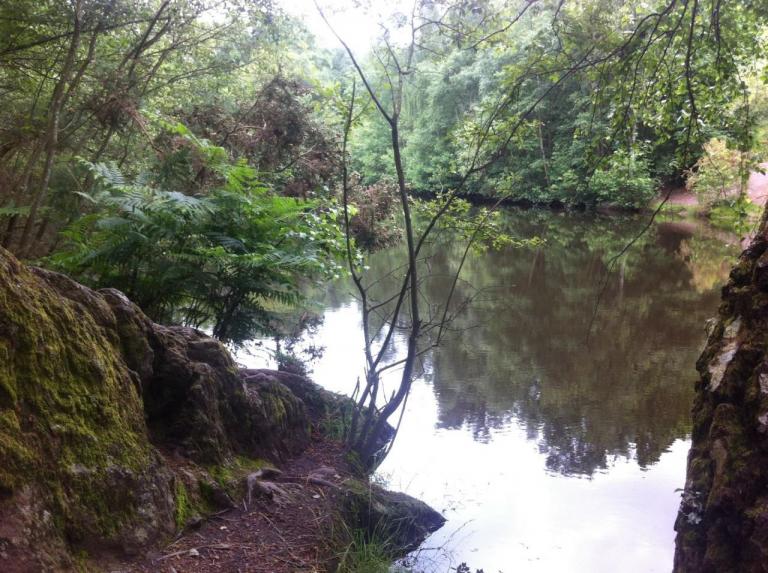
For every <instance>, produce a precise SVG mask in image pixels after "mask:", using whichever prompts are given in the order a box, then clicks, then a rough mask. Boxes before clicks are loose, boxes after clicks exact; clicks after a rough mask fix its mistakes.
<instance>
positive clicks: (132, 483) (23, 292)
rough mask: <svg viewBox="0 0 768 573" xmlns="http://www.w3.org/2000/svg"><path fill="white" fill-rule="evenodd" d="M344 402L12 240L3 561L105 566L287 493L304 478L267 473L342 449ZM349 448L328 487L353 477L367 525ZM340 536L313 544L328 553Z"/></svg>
mask: <svg viewBox="0 0 768 573" xmlns="http://www.w3.org/2000/svg"><path fill="white" fill-rule="evenodd" d="M289 386H290V388H289ZM297 394H298V395H297ZM343 407H349V404H348V402H347V401H346V400H344V399H343V398H342V397H340V396H337V395H334V394H331V393H329V392H325V391H324V390H322V389H320V388H319V387H317V386H315V385H314V384H312V382H310V381H308V380H306V379H304V378H301V377H298V376H292V375H287V374H284V373H276V372H269V371H260V372H250V371H249V372H245V373H244V372H241V371H240V370H239V369H238V368H237V366H236V364H235V363H234V362H233V360H232V358H231V357H230V355H229V353H228V352H227V351H226V349H225V348H224V347H223V346H222V345H221V344H220V343H218V342H217V341H215V340H212V339H210V338H208V337H206V336H205V335H204V334H202V333H200V332H198V331H195V330H192V329H188V328H182V327H164V326H161V325H157V324H154V323H152V322H151V321H150V320H149V319H148V318H147V317H146V316H145V315H144V314H143V313H142V312H141V310H140V309H139V308H138V307H136V306H135V305H134V304H133V303H131V302H130V301H129V300H127V299H126V298H125V297H124V296H123V295H122V294H121V293H119V292H118V291H115V290H109V289H107V290H102V291H99V292H96V291H93V290H91V289H88V288H86V287H84V286H82V285H80V284H78V283H76V282H74V281H72V280H70V279H68V278H67V277H65V276H63V275H59V274H56V273H51V272H47V271H43V270H40V269H34V268H29V267H26V266H25V265H23V264H21V263H20V262H19V261H17V260H16V259H15V258H14V257H13V256H11V255H10V254H9V253H7V252H6V251H3V250H1V249H0V459H2V462H3V463H2V464H1V465H0V570H2V571H7V572H14V573H15V572H27V571H30V572H31V571H67V570H74V569H80V570H83V569H86V570H100V569H102V568H103V564H105V563H111V562H114V561H119V562H126V559H128V560H129V561H130V557H131V556H139V555H146V554H147V553H148V552H152V551H155V552H157V551H159V550H161V548H163V547H164V546H165V545H166V544H167V543H168V542H169V541H172V540H173V539H174V538H175V537H176V536H177V535H178V534H179V533H180V532H181V531H184V530H186V529H188V528H189V527H197V526H202V525H203V524H204V523H206V519H207V518H209V517H210V516H214V515H217V516H219V517H221V516H223V515H224V514H223V513H220V512H223V511H233V509H234V508H239V507H243V508H244V511H247V510H248V508H254V507H257V506H258V507H260V508H262V509H261V512H262V513H264V514H265V515H266V513H265V512H266V511H268V510H269V508H270V507H272V506H271V505H270V504H277V505H279V502H283V503H284V504H286V506H287V504H288V502H287V501H286V499H288V497H286V498H285V499H281V498H282V497H283V496H282V495H277V499H276V496H275V492H276V491H278V490H286V491H287V490H296V488H295V487H293V486H289V485H286V486H285V487H283V486H282V485H275V486H274V487H276V488H278V489H277V490H275V489H273V488H272V486H270V485H268V484H276V483H278V482H280V479H277V480H276V479H275V478H276V476H279V475H282V474H277V473H276V472H275V471H274V470H273V469H272V468H281V467H283V468H285V471H284V472H283V474H286V475H292V477H293V478H295V479H296V480H300V479H302V478H306V477H307V475H308V473H307V472H305V474H303V475H302V474H301V472H299V471H298V470H297V469H296V468H293V467H292V466H290V464H291V463H300V462H296V461H295V460H301V459H303V458H302V456H305V457H306V456H307V455H309V454H308V453H307V452H311V451H312V448H317V447H322V448H325V449H330V450H333V448H337V449H338V451H339V452H340V455H341V449H340V447H339V446H338V444H336V445H333V442H332V440H331V437H330V436H327V435H326V436H324V435H322V433H321V432H320V429H321V428H322V427H323V426H322V424H321V423H320V422H321V421H323V420H326V421H327V420H329V419H333V417H334V416H336V415H338V413H339V409H340V408H343ZM330 450H329V451H330ZM307 459H309V458H307ZM345 459H346V458H345ZM321 461H322V459H320V460H318V463H320V462H321ZM326 461H327V460H326ZM345 463H346V464H347V465H344V464H342V463H341V461H338V462H337V463H334V464H333V465H332V466H329V467H331V468H332V469H333V474H332V479H326V480H325V481H326V482H328V483H327V484H325V485H324V486H323V485H320V486H317V487H320V488H322V487H325V488H327V489H329V490H333V491H334V492H336V490H338V494H339V495H338V497H337V496H336V494H334V495H332V496H328V499H330V500H331V504H332V505H329V506H328V508H329V509H330V508H333V509H334V512H333V513H334V514H335V516H336V519H344V520H347V521H348V522H349V523H350V526H351V527H358V526H361V527H362V526H365V525H366V524H365V523H363V519H362V515H363V514H362V513H360V514H355V513H354V512H352V513H350V512H349V511H348V507H347V505H346V504H347V500H349V499H355V497H354V494H355V490H358V492H359V491H362V489H366V490H368V489H369V488H367V486H366V487H365V488H361V487H360V484H367V479H366V478H365V476H360V475H357V474H356V473H355V472H354V467H352V466H351V465H349V464H348V462H345ZM319 467H321V466H318V468H319ZM292 468H293V469H292ZM318 468H315V469H318ZM306 469H307V471H308V472H309V470H310V469H312V468H311V467H310V466H309V465H308V466H307V467H306ZM328 471H330V470H328ZM291 472H293V474H295V475H293V474H291ZM309 473H311V472H309ZM337 475H338V476H340V477H339V478H336V477H335V476H337ZM353 477H354V479H352V478H353ZM312 487H315V486H312ZM305 490H306V492H305V493H307V494H309V492H310V491H311V490H310V489H308V488H305ZM318 491H321V492H322V491H324V490H322V489H321V490H318ZM249 494H250V495H249ZM315 495H320V496H321V497H322V496H323V493H317V492H314V491H313V492H312V493H311V496H312V497H311V498H310V499H312V500H315V499H317V498H315V497H314V496H315ZM381 496H382V497H381V499H382V500H385V501H382V504H383V506H391V505H392V504H390V503H389V502H388V501H386V495H385V494H384V493H382V494H381ZM289 497H290V496H289ZM304 497H305V496H304ZM304 497H302V496H301V495H299V496H298V497H297V498H296V499H297V500H298V501H296V503H298V505H297V506H296V507H297V508H301V509H303V508H305V507H306V503H308V502H302V500H303V499H304ZM371 499H372V498H371ZM377 499H378V498H377ZM249 500H250V504H249V503H248V501H249ZM243 502H245V505H243ZM342 502H343V503H342ZM393 503H394V502H393ZM259 504H261V505H259ZM353 505H354V504H353ZM369 505H370V504H369ZM395 505H397V504H396V503H395ZM360 507H362V505H360ZM425 507H426V506H423V504H419V503H418V502H415V500H414V504H413V505H412V506H409V507H408V508H406V511H408V512H410V511H411V509H414V511H413V512H412V514H411V513H409V514H408V515H409V517H408V518H407V519H406V521H408V519H411V518H412V519H413V521H414V523H421V522H422V521H423V522H424V524H425V528H424V530H423V531H427V530H428V529H429V528H433V527H435V526H437V525H439V523H441V521H440V519H441V518H440V517H439V515H436V514H434V512H431V510H427V509H424V508H425ZM238 511H239V510H238ZM329 513H330V511H329ZM302 515H304V516H308V515H309V514H307V513H302ZM356 515H357V516H358V517H359V519H358V517H355V516H356ZM425 516H426V517H427V518H428V519H424V520H422V518H424V517H425ZM400 517H401V518H402V517H403V515H402V514H401V515H400ZM356 519H357V520H358V521H359V523H358V522H356V521H355V520H356ZM382 519H383V518H382ZM219 531H226V530H221V529H220V530H219ZM416 531H421V530H420V529H419V528H418V527H417V528H416V529H414V530H413V531H411V533H415V532H416ZM198 534H199V532H198ZM280 535H283V534H280ZM284 537H285V536H284ZM329 539H332V538H323V537H317V538H315V539H314V542H313V543H314V544H315V547H313V548H310V547H309V546H310V545H311V543H310V542H309V541H307V550H310V549H311V550H313V551H314V552H315V553H314V554H315V555H316V556H317V557H318V559H319V560H321V559H320V558H325V557H328V556H329V555H330V554H329V553H328V551H326V550H324V549H323V546H322V545H323V544H326V545H327V544H328V543H335V542H336V540H335V539H333V540H332V541H329ZM284 541H285V542H286V543H288V544H289V545H290V542H289V541H288V539H287V538H286V539H285V540H284ZM328 547H330V546H328ZM267 549H268V548H266V546H265V547H261V549H259V551H266V550H267ZM403 549H404V548H403ZM198 551H199V550H198ZM153 554H156V555H162V554H164V553H162V552H160V553H153ZM249 555H250V558H252V559H256V558H257V557H258V556H259V555H262V554H261V553H251V554H249ZM318 562H320V561H318ZM131 566H133V565H131ZM136 566H137V567H138V566H139V565H136ZM248 567H251V568H246V569H245V570H248V571H251V570H253V571H260V570H266V569H259V568H258V567H259V565H258V564H256V563H254V564H251V565H248ZM192 570H194V569H192ZM201 570H202V569H201ZM268 570H276V569H268ZM293 570H295V569H293Z"/></svg>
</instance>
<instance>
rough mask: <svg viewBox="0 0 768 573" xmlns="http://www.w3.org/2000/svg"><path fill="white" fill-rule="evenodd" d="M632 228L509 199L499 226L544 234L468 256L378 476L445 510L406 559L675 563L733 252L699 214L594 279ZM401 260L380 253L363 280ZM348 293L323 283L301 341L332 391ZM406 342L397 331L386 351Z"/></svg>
mask: <svg viewBox="0 0 768 573" xmlns="http://www.w3.org/2000/svg"><path fill="white" fill-rule="evenodd" d="M646 222H647V216H646V217H641V216H636V217H616V216H614V217H602V216H594V215H566V214H557V213H551V212H539V211H510V212H509V213H508V224H509V228H510V230H511V232H512V233H514V234H516V235H517V236H519V237H530V236H533V235H538V236H540V237H541V238H543V239H544V241H545V243H544V244H543V245H541V246H538V247H525V248H509V249H506V250H504V251H503V252H486V253H474V254H473V255H472V256H471V258H470V260H469V261H468V264H467V266H466V268H465V270H464V272H463V273H462V281H461V283H460V285H459V293H458V298H457V300H458V301H459V302H461V301H464V300H468V299H470V298H471V299H472V304H471V305H469V306H468V308H467V310H466V311H465V312H463V313H462V314H461V315H460V316H459V317H458V318H457V319H456V320H455V322H454V323H453V325H452V326H453V327H454V332H452V334H451V336H450V337H449V339H448V340H446V341H445V343H444V344H443V345H442V346H441V347H440V348H439V349H438V350H437V351H436V352H433V353H432V354H430V355H427V356H425V358H424V360H423V362H422V364H421V365H420V366H421V376H420V377H419V379H418V380H417V381H416V383H415V384H414V386H413V392H412V394H411V396H410V398H409V400H408V402H407V405H406V411H405V415H404V417H403V422H402V427H401V430H400V433H399V435H398V438H397V441H396V443H395V446H394V448H393V450H392V452H391V454H390V456H389V457H388V458H387V459H386V461H385V462H384V463H383V465H382V466H381V468H380V470H379V472H378V474H379V475H380V476H381V478H382V479H384V480H386V482H387V483H388V485H389V487H390V488H393V489H400V490H403V491H406V492H408V493H410V494H412V495H414V496H416V497H419V498H421V499H423V500H425V501H426V502H428V503H429V504H431V505H432V506H433V507H435V508H436V509H438V510H439V511H441V512H443V514H444V515H445V517H446V518H447V520H448V521H447V523H446V525H445V527H443V528H442V529H441V530H440V531H438V532H437V533H435V534H434V535H432V537H430V538H429V539H428V540H427V541H426V542H425V543H424V545H423V546H422V548H421V549H420V550H419V551H417V552H415V553H414V554H413V555H411V556H410V558H409V560H408V562H409V563H408V564H409V565H411V566H414V570H415V571H447V570H448V568H449V567H455V566H456V565H457V564H459V563H461V562H466V563H467V564H468V565H470V566H471V567H473V568H483V569H484V570H485V572H486V573H491V572H497V571H503V572H505V573H511V572H540V571H546V572H553V571H558V572H559V571H573V572H590V573H598V572H611V573H613V572H616V571H622V572H643V573H646V572H650V571H669V570H670V569H671V564H672V554H673V549H674V532H673V530H672V525H673V522H674V518H675V513H676V510H677V505H678V502H679V492H677V491H676V489H677V488H680V487H682V485H683V481H684V476H685V458H686V454H687V450H688V446H689V442H688V435H689V410H690V405H691V400H692V394H693V391H692V386H693V380H694V378H695V370H694V365H695V362H696V358H697V356H698V353H699V352H700V350H701V346H702V344H703V342H704V337H705V334H704V324H705V321H706V319H707V318H708V317H710V316H712V315H713V314H714V313H715V311H716V308H717V304H718V299H719V288H720V286H721V284H722V283H723V282H724V280H725V279H726V277H727V274H728V270H729V268H730V265H731V264H732V262H733V260H734V258H735V257H736V256H737V254H738V252H739V250H740V247H739V245H738V240H737V238H736V237H734V236H731V235H728V234H727V233H723V232H719V231H715V230H713V229H710V228H707V227H705V226H703V225H702V224H700V223H691V222H675V221H667V222H661V223H657V224H655V225H654V226H653V227H652V228H651V229H650V231H649V232H648V233H646V234H645V235H644V236H643V237H642V238H641V239H639V240H638V241H637V242H636V244H635V245H634V246H633V247H632V249H630V250H629V252H628V253H627V254H626V255H625V256H623V257H622V258H621V259H620V260H619V261H618V262H617V263H616V265H615V266H614V267H613V270H612V272H611V273H610V274H608V275H607V274H606V273H607V265H608V263H609V261H610V260H611V258H612V257H613V256H614V255H615V254H617V253H618V252H619V251H620V250H621V249H622V248H623V247H624V246H625V245H626V244H627V243H628V242H629V241H630V240H631V239H632V238H633V237H634V236H635V235H637V234H638V232H639V231H640V230H641V229H642V227H643V226H644V225H645V224H646ZM461 251H462V246H461V245H459V244H451V243H450V242H448V243H442V244H440V245H436V246H435V248H434V252H433V256H432V258H431V259H430V261H429V272H430V276H431V277H432V278H431V279H430V280H429V281H427V282H426V283H425V285H424V296H425V299H426V300H429V301H433V302H435V301H440V300H442V299H443V298H444V297H445V294H446V292H447V289H448V288H449V278H448V277H449V276H450V273H451V271H452V269H454V268H455V265H456V263H457V262H458V259H459V257H460V256H461ZM400 261H401V259H400V258H399V253H398V252H397V250H390V251H384V252H381V253H378V254H377V255H375V256H374V257H372V258H371V261H370V266H371V269H370V271H368V276H370V277H377V276H381V275H383V274H384V273H386V272H387V271H389V270H391V269H392V268H394V267H395V266H396V265H397V264H399V262H400ZM606 277H607V278H606ZM395 284H396V283H395V282H394V278H393V279H392V280H391V281H383V282H382V283H381V284H380V285H379V287H380V290H379V293H380V294H381V295H383V294H384V293H385V292H390V290H391V289H393V288H395ZM351 292H352V291H351V289H350V288H349V285H347V284H346V283H344V282H343V281H342V282H340V283H338V284H334V285H329V286H328V289H327V293H326V303H325V307H324V310H323V315H324V320H323V322H322V324H321V325H320V326H319V327H317V329H316V331H315V332H313V333H312V334H310V335H307V337H306V339H305V340H304V343H303V344H304V346H305V347H306V346H311V345H316V346H322V347H324V348H325V351H324V354H323V356H322V358H321V359H319V360H318V361H317V362H315V363H314V364H313V370H314V373H313V377H314V379H315V380H316V381H317V382H319V383H321V384H323V385H324V386H326V387H328V388H330V389H332V390H336V391H339V392H344V393H350V392H351V391H352V389H353V387H354V384H355V380H356V377H357V376H358V375H359V374H360V373H361V372H362V366H363V360H362V350H361V348H362V334H361V331H360V318H359V309H358V304H357V302H356V300H355V299H354V297H352V295H351ZM598 293H602V294H601V295H600V301H599V304H597V303H596V300H597V298H598ZM590 325H591V327H590ZM404 347H405V344H404V341H403V340H402V339H398V340H395V341H394V344H393V347H392V348H391V349H390V352H391V356H393V357H395V356H397V355H399V354H400V353H402V352H403V351H404ZM241 360H242V361H244V362H250V363H252V364H253V363H256V362H258V357H250V358H248V357H245V358H243V357H242V356H241ZM395 382H396V374H395V377H394V379H390V380H389V383H390V384H391V385H394V383H395Z"/></svg>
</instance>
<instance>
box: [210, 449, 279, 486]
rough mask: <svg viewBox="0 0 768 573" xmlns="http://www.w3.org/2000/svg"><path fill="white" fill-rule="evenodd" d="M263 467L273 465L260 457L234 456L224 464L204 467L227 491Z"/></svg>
mask: <svg viewBox="0 0 768 573" xmlns="http://www.w3.org/2000/svg"><path fill="white" fill-rule="evenodd" d="M265 467H274V466H273V465H272V463H271V462H269V461H267V460H263V459H261V458H249V457H247V456H235V457H234V458H232V459H231V460H230V461H228V462H227V463H226V464H222V465H211V466H208V467H206V470H207V471H208V474H209V475H210V476H211V477H212V478H213V479H214V480H215V481H216V483H218V484H219V485H220V486H222V487H224V488H225V489H227V490H228V491H230V493H231V490H232V489H233V488H236V487H237V485H238V484H239V482H240V481H241V480H242V479H243V478H244V477H245V476H247V475H248V474H251V473H253V472H255V471H257V470H260V469H262V468H265Z"/></svg>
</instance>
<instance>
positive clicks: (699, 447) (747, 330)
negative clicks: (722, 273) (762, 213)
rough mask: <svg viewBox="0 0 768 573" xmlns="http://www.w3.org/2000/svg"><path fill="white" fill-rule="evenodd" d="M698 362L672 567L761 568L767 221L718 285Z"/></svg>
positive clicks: (701, 570) (767, 377)
mask: <svg viewBox="0 0 768 573" xmlns="http://www.w3.org/2000/svg"><path fill="white" fill-rule="evenodd" d="M710 326H711V331H710V335H709V340H708V341H707V346H706V348H705V350H704V352H703V353H702V355H701V357H700V358H699V361H698V363H697V369H698V371H699V376H700V377H699V380H698V382H697V383H696V398H695V404H694V408H693V434H692V441H693V443H692V446H691V451H690V453H689V456H688V473H687V479H686V484H685V490H684V492H683V496H682V503H681V506H680V510H679V513H678V517H677V521H676V524H675V529H676V530H677V542H676V552H675V565H674V570H675V571H676V572H677V573H707V572H713V573H714V572H718V573H725V572H730V571H733V572H736V571H738V572H742V573H748V572H753V571H754V572H758V571H761V572H762V571H768V228H766V222H765V219H764V220H763V222H762V224H761V227H760V230H759V232H758V233H757V235H756V236H755V238H754V239H753V240H752V242H751V244H750V245H749V247H748V248H747V249H746V250H745V251H744V252H743V253H742V255H741V257H740V259H739V262H738V264H737V265H736V267H735V268H734V269H733V271H732V272H731V275H730V280H729V282H728V284H727V285H726V286H725V287H724V288H723V298H722V304H721V306H720V310H719V316H718V318H717V320H716V321H713V323H712V324H711V325H710Z"/></svg>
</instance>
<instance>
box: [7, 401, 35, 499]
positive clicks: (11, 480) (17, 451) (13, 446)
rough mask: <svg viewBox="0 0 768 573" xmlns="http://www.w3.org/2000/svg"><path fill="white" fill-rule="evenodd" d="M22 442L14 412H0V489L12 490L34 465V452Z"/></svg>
mask: <svg viewBox="0 0 768 573" xmlns="http://www.w3.org/2000/svg"><path fill="white" fill-rule="evenodd" d="M23 440H24V438H23V435H22V433H21V426H20V425H19V418H18V416H17V415H16V412H14V411H13V410H2V411H0V459H1V460H3V462H2V464H0V489H4V490H13V489H14V488H15V487H16V486H18V485H19V482H20V481H21V480H22V479H23V477H24V474H25V473H26V472H27V471H29V469H30V468H31V467H33V465H34V464H35V461H36V460H35V454H34V451H33V450H32V449H30V448H29V447H28V446H27V445H26V444H25V443H24V441H23Z"/></svg>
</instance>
